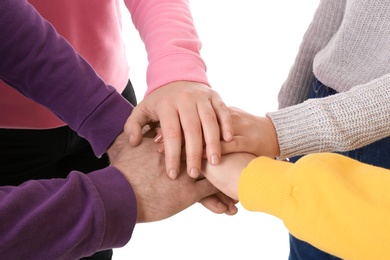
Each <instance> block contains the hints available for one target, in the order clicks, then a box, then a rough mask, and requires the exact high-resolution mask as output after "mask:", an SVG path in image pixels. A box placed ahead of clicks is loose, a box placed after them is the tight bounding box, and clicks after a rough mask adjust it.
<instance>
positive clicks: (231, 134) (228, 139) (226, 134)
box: [225, 131, 233, 141]
mask: <svg viewBox="0 0 390 260" xmlns="http://www.w3.org/2000/svg"><path fill="white" fill-rule="evenodd" d="M232 139H233V133H232V132H231V131H227V132H226V133H225V141H230V140H232Z"/></svg>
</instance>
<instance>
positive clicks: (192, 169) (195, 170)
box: [189, 167, 199, 178]
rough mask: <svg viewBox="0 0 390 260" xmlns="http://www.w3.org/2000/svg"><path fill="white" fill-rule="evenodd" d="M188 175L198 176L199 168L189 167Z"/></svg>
mask: <svg viewBox="0 0 390 260" xmlns="http://www.w3.org/2000/svg"><path fill="white" fill-rule="evenodd" d="M189 175H190V176H191V177H192V178H198V176H199V170H198V169H197V168H195V167H193V168H191V170H190V173H189Z"/></svg>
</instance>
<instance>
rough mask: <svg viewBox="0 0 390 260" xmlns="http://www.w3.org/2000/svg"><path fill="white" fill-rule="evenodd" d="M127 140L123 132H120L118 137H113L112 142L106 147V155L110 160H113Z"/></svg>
mask: <svg viewBox="0 0 390 260" xmlns="http://www.w3.org/2000/svg"><path fill="white" fill-rule="evenodd" d="M127 142H128V139H127V136H126V134H125V132H122V133H120V134H119V135H118V137H117V138H115V140H114V142H113V143H112V144H111V145H110V147H109V148H108V149H107V155H108V158H109V159H110V162H113V161H114V160H115V158H116V157H117V156H118V154H119V152H120V151H121V150H122V148H123V147H124V146H125V145H126V143H127Z"/></svg>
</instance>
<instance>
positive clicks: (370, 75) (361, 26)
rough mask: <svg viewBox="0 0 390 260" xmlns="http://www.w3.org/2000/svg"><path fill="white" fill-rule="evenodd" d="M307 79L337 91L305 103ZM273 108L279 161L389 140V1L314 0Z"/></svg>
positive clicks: (270, 114)
mask: <svg viewBox="0 0 390 260" xmlns="http://www.w3.org/2000/svg"><path fill="white" fill-rule="evenodd" d="M313 73H314V75H315V76H316V77H317V78H318V79H319V80H320V81H321V82H322V83H324V84H325V85H327V86H328V87H331V88H333V89H335V90H337V91H338V92H340V93H338V94H336V95H334V96H330V97H326V98H320V99H309V100H306V101H305V99H306V97H307V94H308V91H309V88H310V87H311V84H312V81H313ZM302 102H303V103H302ZM279 106H280V107H279V108H280V109H279V110H278V111H276V112H272V113H267V116H269V117H270V118H271V120H272V122H273V123H274V125H275V128H276V132H277V135H278V141H279V146H280V151H281V154H280V155H281V157H282V158H285V157H292V156H296V155H302V154H308V153H313V152H332V151H335V152H336V151H348V150H353V149H356V148H359V147H362V146H365V145H367V144H369V143H372V142H374V141H377V140H379V139H382V138H384V137H387V136H390V1H388V0H321V2H320V4H319V6H318V8H317V11H316V13H315V15H314V18H313V21H312V22H311V24H310V26H309V28H308V30H307V32H306V33H305V36H304V38H303V41H302V43H301V46H300V49H299V52H298V55H297V57H296V61H295V64H294V65H293V67H292V68H291V70H290V73H289V75H288V78H287V80H286V81H285V83H284V84H283V86H282V88H281V90H280V93H279Z"/></svg>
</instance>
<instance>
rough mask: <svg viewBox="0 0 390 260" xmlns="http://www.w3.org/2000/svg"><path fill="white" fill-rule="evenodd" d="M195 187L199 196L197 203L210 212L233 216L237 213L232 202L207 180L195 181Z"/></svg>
mask: <svg viewBox="0 0 390 260" xmlns="http://www.w3.org/2000/svg"><path fill="white" fill-rule="evenodd" d="M196 186H197V191H198V193H199V196H200V199H199V200H198V201H199V202H200V203H201V204H202V205H203V206H204V207H205V208H207V209H209V210H210V211H212V212H214V213H217V214H222V213H225V214H227V215H234V214H235V213H236V212H237V211H238V209H237V207H236V206H235V203H234V200H232V199H230V198H229V197H228V196H226V195H225V194H223V193H222V192H220V191H219V190H218V189H217V188H216V187H215V186H213V185H212V184H211V183H210V181H208V180H207V179H201V180H198V181H196ZM210 192H211V193H210Z"/></svg>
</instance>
